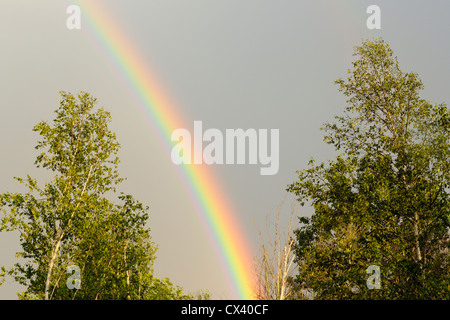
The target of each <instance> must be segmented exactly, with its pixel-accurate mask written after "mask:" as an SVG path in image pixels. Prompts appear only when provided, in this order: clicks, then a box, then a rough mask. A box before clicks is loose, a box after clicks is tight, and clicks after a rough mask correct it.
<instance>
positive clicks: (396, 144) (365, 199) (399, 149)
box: [288, 39, 450, 299]
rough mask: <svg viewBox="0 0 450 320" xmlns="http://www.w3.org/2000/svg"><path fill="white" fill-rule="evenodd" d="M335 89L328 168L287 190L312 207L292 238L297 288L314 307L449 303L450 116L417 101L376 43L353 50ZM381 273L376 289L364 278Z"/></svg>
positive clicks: (388, 52)
mask: <svg viewBox="0 0 450 320" xmlns="http://www.w3.org/2000/svg"><path fill="white" fill-rule="evenodd" d="M355 56H356V57H357V59H356V60H355V61H354V62H353V69H352V70H349V72H348V73H349V77H348V78H347V79H338V80H337V81H336V84H337V85H338V86H339V91H340V92H342V93H343V94H344V95H345V96H346V97H348V100H347V103H348V105H347V108H346V110H345V113H344V115H342V116H336V122H334V123H326V124H325V127H324V129H325V130H326V132H327V135H326V136H325V139H324V140H325V142H327V143H328V144H331V145H332V146H334V148H335V150H336V151H337V152H341V154H339V155H338V156H337V157H336V159H335V160H332V161H329V162H326V163H320V164H316V163H315V161H314V159H312V160H311V161H310V167H309V168H307V169H304V170H301V171H298V175H299V176H298V177H299V178H298V180H297V181H295V182H294V183H292V184H291V185H289V186H288V190H289V191H290V192H292V193H294V194H295V195H296V196H297V198H298V200H299V202H300V203H301V204H302V205H304V204H305V203H310V204H311V205H312V206H313V208H314V214H313V215H312V217H310V218H307V217H302V218H301V219H300V222H301V227H300V228H299V229H297V230H296V231H295V233H296V236H297V241H296V245H295V251H296V254H297V260H296V261H297V263H298V266H299V276H298V278H297V282H298V284H299V286H303V287H305V286H306V287H309V288H311V289H313V291H314V293H315V294H316V297H317V298H322V299H327V298H330V299H336V298H346V299H351V298H356V299H365V298H368V299H375V298H383V299H448V298H449V297H450V289H449V288H450V264H449V262H450V259H449V251H448V249H449V227H450V219H449V212H450V207H449V204H450V202H449V201H450V199H449V178H450V175H449V174H450V172H449V165H450V158H449V157H450V152H449V150H450V149H449V146H450V145H449V142H450V113H449V111H448V109H447V107H446V105H445V104H438V105H435V104H431V103H430V102H428V101H426V100H425V99H423V98H421V97H420V91H421V90H422V89H423V87H424V86H423V84H422V82H421V80H420V79H419V76H418V75H417V74H416V73H413V72H409V73H405V72H403V71H401V69H400V66H399V63H398V59H397V57H394V55H393V51H392V49H391V48H390V46H389V45H388V44H387V43H386V42H384V41H383V40H382V39H375V40H374V41H365V42H363V43H362V45H361V46H358V47H356V48H355ZM370 265H377V266H379V267H380V270H381V279H382V281H381V289H380V290H370V289H368V288H367V286H366V279H367V277H368V275H367V274H366V269H367V268H368V267H369V266H370Z"/></svg>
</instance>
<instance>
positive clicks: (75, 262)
mask: <svg viewBox="0 0 450 320" xmlns="http://www.w3.org/2000/svg"><path fill="white" fill-rule="evenodd" d="M95 104H96V99H95V98H93V97H92V96H91V95H90V94H88V93H83V92H82V93H80V94H79V95H78V99H77V98H76V97H75V96H73V95H72V94H70V93H66V92H61V103H60V106H59V108H58V109H57V110H56V111H55V113H56V117H55V119H54V120H53V121H52V122H50V123H49V122H47V121H42V122H40V123H38V124H37V125H36V126H35V127H34V128H33V131H35V132H37V133H39V135H40V136H41V140H40V141H39V142H38V144H37V146H36V149H37V150H38V151H39V152H40V153H39V154H38V156H37V158H36V161H35V165H36V166H37V167H38V168H45V169H48V170H50V171H51V172H52V174H53V178H52V180H50V181H49V182H46V183H45V184H43V185H40V184H39V183H38V182H37V181H36V180H35V179H33V178H31V177H30V176H29V175H28V176H27V177H26V178H15V179H16V180H17V181H18V182H19V183H20V184H24V185H25V186H26V187H27V189H28V192H26V193H24V194H21V193H9V192H5V193H3V194H0V207H1V208H2V209H1V210H2V217H1V220H0V231H17V232H18V233H19V237H20V243H21V247H22V251H21V252H18V253H17V256H18V257H21V258H23V259H24V261H25V262H24V263H22V262H18V263H16V264H15V266H14V267H13V268H11V269H6V268H4V267H2V268H1V274H2V275H3V276H6V275H10V276H12V277H13V278H14V279H15V280H16V281H17V282H19V283H20V284H22V285H24V286H25V287H26V290H25V292H23V293H21V294H20V298H24V299H45V300H49V299H153V298H159V299H177V298H184V297H187V296H185V295H184V294H183V293H182V291H181V289H180V288H178V287H174V286H173V285H172V284H171V283H170V281H169V280H168V279H157V278H155V277H154V276H153V269H152V265H153V261H154V259H155V252H156V245H155V244H154V243H153V242H151V237H150V234H149V229H148V228H147V227H146V223H147V220H148V207H144V206H143V205H142V203H140V202H139V201H136V200H135V199H134V198H133V197H132V196H131V195H125V194H123V193H121V194H120V195H119V197H118V198H119V199H118V200H119V201H118V202H119V203H118V204H117V203H113V202H112V201H111V200H109V199H110V198H111V197H112V196H114V194H115V193H116V186H117V184H119V183H120V182H121V181H123V178H120V177H119V174H118V171H117V166H118V163H119V159H118V157H117V153H118V151H119V147H120V146H119V143H118V142H117V141H116V136H115V133H114V132H112V131H111V130H110V129H109V128H108V124H109V122H110V121H111V116H110V114H109V113H108V112H107V111H105V110H104V109H103V108H97V109H95ZM71 266H77V267H78V268H79V270H80V276H81V279H79V280H80V282H81V286H79V288H76V289H74V288H68V286H67V284H66V281H67V278H68V276H69V275H70V274H68V273H67V271H68V268H69V267H71Z"/></svg>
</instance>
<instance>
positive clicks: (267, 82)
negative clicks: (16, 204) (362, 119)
mask: <svg viewBox="0 0 450 320" xmlns="http://www.w3.org/2000/svg"><path fill="white" fill-rule="evenodd" d="M95 1H96V2H99V3H101V5H100V6H102V7H105V8H107V11H108V12H109V13H110V14H112V15H113V16H114V17H115V20H116V24H117V26H119V28H121V29H122V30H123V31H124V32H125V33H126V34H128V35H129V39H130V41H132V42H133V45H134V46H135V48H137V49H138V50H139V52H140V54H141V55H142V56H143V57H144V58H145V59H146V61H147V62H148V65H149V66H150V67H151V68H152V70H154V72H155V73H154V75H153V76H154V77H155V78H156V79H158V80H159V82H160V84H161V85H162V86H163V87H164V89H165V91H166V92H167V93H168V94H169V96H170V98H171V99H172V101H174V103H175V107H176V108H178V109H179V110H181V111H182V112H183V114H184V115H185V116H186V119H185V120H186V123H188V124H190V125H191V126H192V125H193V121H194V120H201V121H202V122H203V127H204V129H207V128H217V129H219V130H221V131H222V132H225V130H226V129H234V128H244V129H248V128H254V129H279V132H280V150H279V151H280V167H279V171H278V173H277V174H276V175H273V176H261V175H260V172H259V168H260V165H248V164H247V165H213V166H212V169H213V170H214V172H215V174H216V175H217V177H218V181H217V183H218V184H219V185H221V186H222V188H223V190H225V192H226V194H227V197H228V198H229V200H230V202H231V206H232V207H234V208H235V209H236V215H237V216H238V217H239V221H240V223H241V224H242V228H243V230H245V232H246V233H247V236H248V238H249V240H250V242H251V243H250V245H251V247H252V249H253V250H254V255H256V254H257V250H258V247H257V243H258V233H257V230H256V227H255V224H256V226H257V227H258V228H260V229H264V228H265V219H266V217H267V216H268V215H271V216H273V215H274V213H275V212H276V209H277V207H278V206H279V205H280V204H281V203H282V202H283V200H284V199H285V210H283V212H284V215H283V217H282V224H283V225H285V224H286V223H287V221H288V213H289V210H288V209H289V207H290V202H291V201H292V199H293V198H292V196H290V195H287V193H286V191H285V189H286V186H287V185H288V184H290V183H292V182H293V181H295V179H296V173H295V172H296V170H299V169H302V168H305V167H306V165H307V162H308V160H309V158H310V157H315V158H316V159H318V160H326V159H328V158H331V157H332V156H333V154H334V152H333V150H332V149H331V148H330V146H328V145H326V144H324V143H323V142H322V138H323V132H322V131H320V127H321V126H322V124H323V123H324V122H326V121H330V120H332V119H333V116H334V115H337V114H340V113H341V112H342V111H343V110H344V108H345V98H344V97H343V96H342V95H341V94H339V92H338V91H337V86H336V85H334V81H335V80H336V79H338V78H339V77H345V76H346V74H347V70H348V69H349V68H350V67H351V61H352V60H353V57H352V54H353V46H356V45H359V44H361V42H362V41H363V40H364V39H370V38H374V37H383V38H384V39H385V40H386V41H387V42H388V43H389V44H390V45H391V48H392V49H393V50H394V53H395V55H396V56H397V57H398V59H399V62H400V67H401V68H402V70H403V71H408V72H409V71H414V72H417V73H418V74H419V76H420V78H421V79H422V80H423V83H424V85H425V90H424V91H423V95H422V96H423V97H424V98H426V99H428V100H430V101H431V102H433V103H441V102H448V101H450V93H449V92H450V90H449V88H448V86H449V84H450V59H449V54H448V52H449V49H450V41H449V40H450V35H449V32H448V31H449V30H450V25H449V24H450V22H449V19H448V12H450V2H448V1H446V0H442V1H437V0H433V1H419V0H418V1H412V0H403V1H400V0H397V1H362V0H354V1H331V0H329V1H320V0H315V1H312V0H309V1H302V0H283V1H280V0H246V1H242V0H227V1H225V0H215V1H212V0H195V1H194V0H184V1H181V0H178V1H175V0H157V1H156V0H128V1H119V0H95ZM69 4H76V1H59V0H58V1H57V0H53V1H50V0H26V1H25V0H0V108H1V109H0V111H1V113H0V141H1V155H2V156H1V157H0V192H4V191H12V192H25V191H26V190H24V189H22V188H21V187H19V186H18V185H17V184H16V183H15V182H14V181H13V179H12V177H13V176H19V177H24V176H26V174H30V175H31V176H32V177H35V178H37V179H38V180H40V181H42V182H45V181H46V180H45V179H48V173H46V172H42V170H39V169H35V168H34V165H33V163H34V160H35V157H36V151H35V150H34V146H35V145H36V142H37V140H38V136H37V135H36V134H35V133H33V132H32V130H31V129H32V127H33V126H34V125H35V124H36V123H38V122H39V121H42V120H50V119H52V118H53V111H54V110H55V109H56V108H57V107H58V104H59V98H60V96H59V91H60V90H65V91H69V92H72V93H78V92H79V91H81V90H84V91H87V92H90V93H91V94H92V95H94V96H95V97H97V98H98V101H99V106H102V107H104V108H106V109H107V110H108V111H110V112H111V115H112V124H111V128H112V129H113V130H114V131H115V132H116V134H117V139H118V141H119V142H120V143H121V145H122V149H121V151H120V153H119V157H120V159H121V164H120V166H119V172H120V173H121V175H122V176H123V177H127V179H128V180H127V181H126V182H125V183H124V184H122V186H121V187H120V189H119V190H120V191H124V192H126V193H129V194H132V195H133V196H135V197H136V198H137V199H139V200H140V201H142V202H143V203H144V204H147V205H149V206H150V220H149V226H150V228H151V234H152V237H153V241H154V242H155V243H156V244H157V245H158V246H159V250H158V252H157V260H156V263H155V272H156V274H157V276H162V277H165V276H167V277H169V278H170V279H171V280H172V282H174V283H175V284H177V285H181V286H182V287H184V288H185V289H186V290H187V291H191V292H195V291H197V290H202V289H208V290H209V291H210V292H211V293H212V295H213V298H219V299H222V298H230V291H229V288H228V286H227V284H226V283H225V280H224V279H223V275H222V274H221V271H220V268H219V265H218V261H217V257H216V256H215V255H214V253H213V250H212V248H211V245H210V244H209V243H208V239H207V237H206V234H205V230H204V229H202V226H201V224H200V222H199V221H198V220H197V216H196V214H195V212H194V210H195V208H194V207H193V205H192V203H191V202H190V201H189V199H188V197H187V195H186V190H185V189H184V188H183V185H182V183H181V182H180V181H179V178H178V176H177V174H175V172H174V165H173V163H171V162H170V161H168V158H167V155H166V154H165V153H164V152H163V151H162V150H160V145H159V144H158V142H157V140H156V139H155V137H154V136H153V134H152V130H151V128H149V124H148V122H147V121H145V119H142V117H141V113H140V112H139V108H138V107H137V106H136V105H135V104H136V102H135V101H134V100H133V98H132V96H131V95H130V94H129V92H128V90H127V88H126V87H125V86H124V83H123V79H121V78H120V77H118V76H117V72H116V70H115V69H114V66H112V65H111V64H109V63H108V62H107V61H106V59H105V57H104V55H103V53H102V52H101V51H100V50H99V49H98V47H97V46H95V45H94V44H93V42H92V41H91V39H90V38H89V36H88V32H86V30H83V28H87V26H86V25H84V24H83V21H82V25H81V30H68V29H67V27H66V19H67V17H68V15H67V14H66V8H67V6H68V5H69ZM372 4H376V5H378V6H379V7H380V8H381V30H369V29H368V28H367V26H366V20H367V18H368V17H369V14H367V13H366V9H367V7H368V6H369V5H372ZM81 13H82V14H83V12H81ZM286 195H287V198H286ZM174 199H175V200H174ZM297 213H298V214H301V215H309V214H311V209H310V208H301V209H300V210H299V211H298V212H297ZM18 250H19V246H18V240H17V235H16V234H0V266H1V265H8V266H9V265H11V264H12V263H14V261H15V260H14V252H16V251H18ZM17 290H20V288H19V287H18V286H17V285H15V284H14V283H13V282H12V281H11V280H9V281H8V282H7V283H5V284H4V285H3V286H0V299H15V298H16V291H17Z"/></svg>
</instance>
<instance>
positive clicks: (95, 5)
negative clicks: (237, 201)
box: [77, 0, 256, 299]
mask: <svg viewBox="0 0 450 320" xmlns="http://www.w3.org/2000/svg"><path fill="white" fill-rule="evenodd" d="M77 5H79V6H80V8H81V14H82V23H83V24H82V27H81V28H82V29H85V28H87V31H88V33H89V35H90V36H91V37H93V39H94V42H95V43H96V44H98V46H99V47H100V50H102V51H103V53H104V54H106V56H108V57H109V60H110V63H111V64H112V65H113V67H114V69H115V71H116V72H118V74H119V76H120V77H121V78H122V80H123V81H124V83H125V84H126V85H127V87H128V88H127V89H128V90H129V91H130V93H131V94H132V95H133V97H134V98H135V99H137V101H138V103H137V105H138V106H139V108H140V109H141V112H143V113H144V114H145V117H146V118H147V119H148V120H149V122H150V124H151V127H152V129H153V130H154V131H155V132H156V134H157V135H158V136H159V138H160V142H161V144H162V146H163V148H165V151H166V152H167V155H168V158H169V159H170V151H171V148H172V146H173V142H172V141H171V134H172V132H173V130H175V129H177V128H186V127H187V123H185V122H183V117H182V115H181V112H180V110H177V109H175V108H174V106H173V103H171V101H170V100H169V98H168V95H167V94H166V93H165V92H164V89H163V88H162V86H161V85H160V83H158V81H157V80H156V79H155V78H154V75H153V72H150V71H149V70H150V69H149V67H148V65H147V61H145V60H144V59H143V57H142V56H140V54H139V52H138V50H136V48H135V47H133V44H132V43H130V41H129V40H128V39H129V37H127V36H126V35H125V34H124V33H123V31H122V30H121V29H120V28H119V26H118V24H117V20H115V19H112V18H111V15H110V14H109V13H108V10H107V8H105V6H101V5H100V4H99V2H98V1H92V0H85V1H78V2H77ZM170 161H171V160H170ZM177 168H178V170H179V172H178V174H179V175H180V176H181V178H182V180H183V183H184V185H185V187H186V190H187V192H188V194H189V195H190V197H191V199H192V201H193V204H194V205H195V207H196V209H197V211H198V212H197V214H198V216H199V218H200V219H201V220H202V223H203V226H204V228H205V232H206V233H207V234H208V236H209V237H210V240H211V241H212V246H213V247H214V248H215V250H216V251H215V252H216V255H217V258H218V259H219V261H220V265H221V266H222V271H223V272H224V273H225V277H226V279H227V280H228V282H229V284H230V287H231V289H232V292H233V293H232V294H233V299H254V298H255V294H254V289H255V284H256V282H255V275H254V264H253V254H252V251H251V250H250V246H249V245H248V244H249V242H248V240H247V239H246V238H245V234H244V232H243V231H242V230H241V227H240V225H239V223H238V221H237V219H236V217H235V214H234V212H235V211H234V210H233V208H232V207H231V205H230V201H229V200H228V199H227V198H226V196H225V193H224V192H223V191H222V190H221V188H220V185H219V184H218V182H217V180H216V179H215V177H214V175H213V173H212V171H211V169H210V168H209V167H208V166H207V165H180V166H177Z"/></svg>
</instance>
